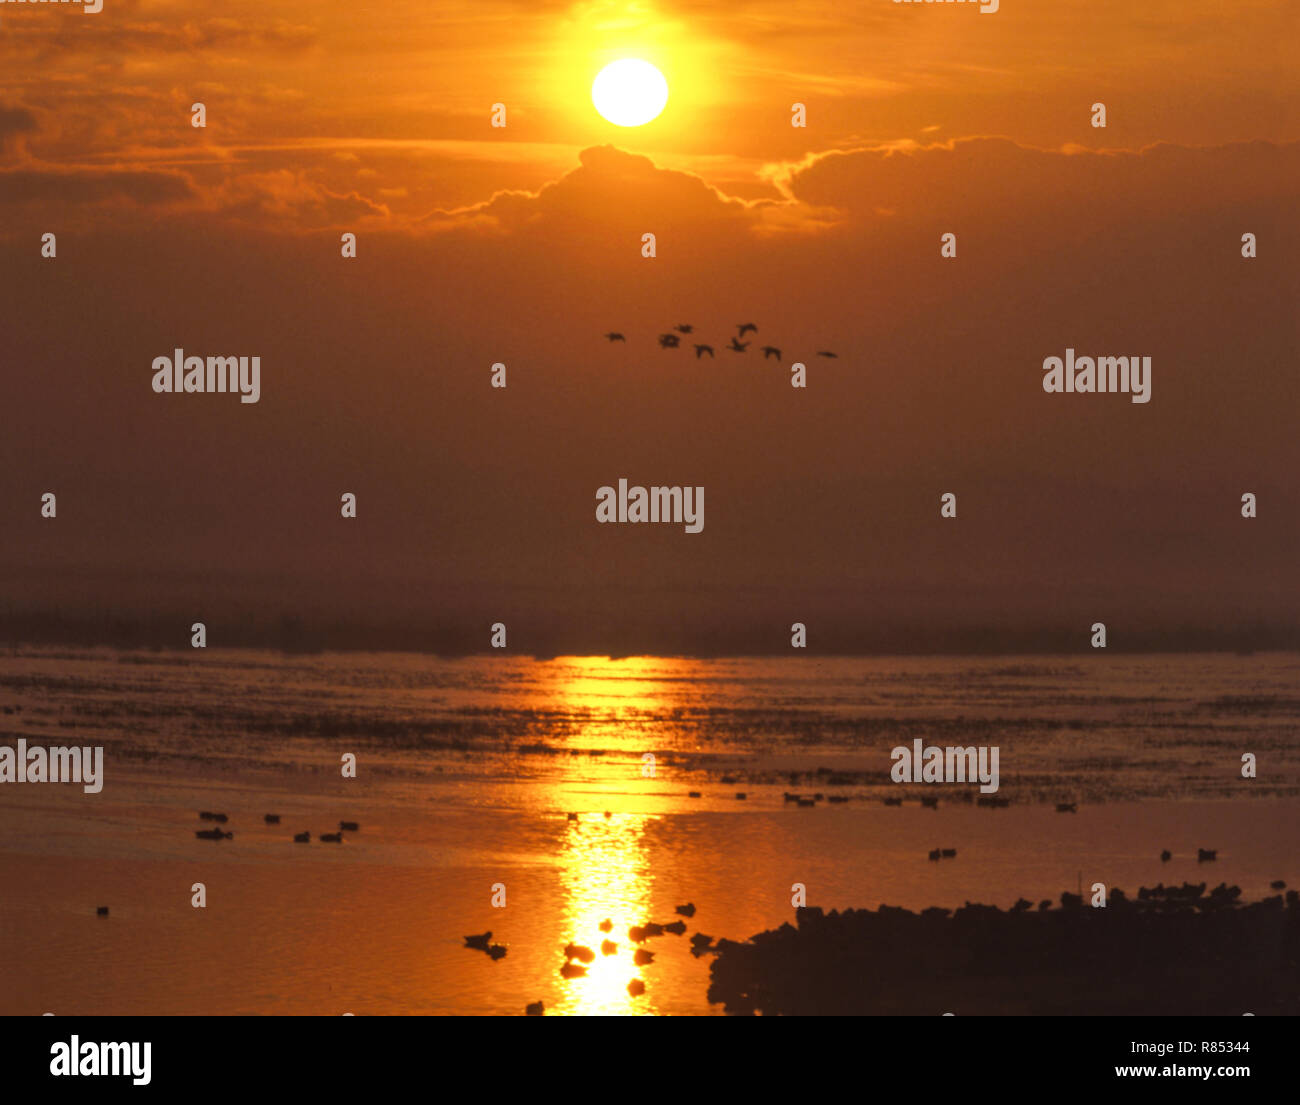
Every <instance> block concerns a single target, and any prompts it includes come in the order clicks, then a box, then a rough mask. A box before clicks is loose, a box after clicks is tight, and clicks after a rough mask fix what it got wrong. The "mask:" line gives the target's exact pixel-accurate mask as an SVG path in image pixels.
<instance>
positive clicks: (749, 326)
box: [736, 322, 758, 338]
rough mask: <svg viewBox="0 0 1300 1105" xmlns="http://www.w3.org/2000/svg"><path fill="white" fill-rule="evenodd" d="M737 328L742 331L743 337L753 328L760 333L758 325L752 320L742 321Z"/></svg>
mask: <svg viewBox="0 0 1300 1105" xmlns="http://www.w3.org/2000/svg"><path fill="white" fill-rule="evenodd" d="M736 329H737V330H739V331H740V336H741V337H742V338H743V337H744V336H745V335H746V334H747V333H748V332H749V331H751V330H752V331H754V333H758V327H757V326H755V325H754V324H753V323H752V322H742V323H741V324H740V325H739V326H737V327H736Z"/></svg>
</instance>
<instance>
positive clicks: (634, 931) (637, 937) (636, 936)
mask: <svg viewBox="0 0 1300 1105" xmlns="http://www.w3.org/2000/svg"><path fill="white" fill-rule="evenodd" d="M627 938H628V939H629V940H631V941H632V943H634V944H643V943H645V938H646V931H645V929H643V928H642V927H641V926H640V925H633V926H632V927H631V928H630V929H628V930H627Z"/></svg>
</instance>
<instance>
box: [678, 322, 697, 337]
mask: <svg viewBox="0 0 1300 1105" xmlns="http://www.w3.org/2000/svg"><path fill="white" fill-rule="evenodd" d="M673 329H674V330H676V331H677V332H678V333H679V334H689V333H690V332H691V331H692V330H694V329H695V327H694V326H692V325H691V324H690V323H688V322H679V323H678V324H677V325H676V326H674V327H673Z"/></svg>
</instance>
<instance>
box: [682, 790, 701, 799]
mask: <svg viewBox="0 0 1300 1105" xmlns="http://www.w3.org/2000/svg"><path fill="white" fill-rule="evenodd" d="M686 797H687V798H702V797H703V795H702V794H700V792H699V791H698V790H693V791H691V792H690V793H689V794H687V795H686Z"/></svg>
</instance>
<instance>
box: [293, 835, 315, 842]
mask: <svg viewBox="0 0 1300 1105" xmlns="http://www.w3.org/2000/svg"><path fill="white" fill-rule="evenodd" d="M293 842H294V843H295V844H310V843H311V833H294V834H293Z"/></svg>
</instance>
